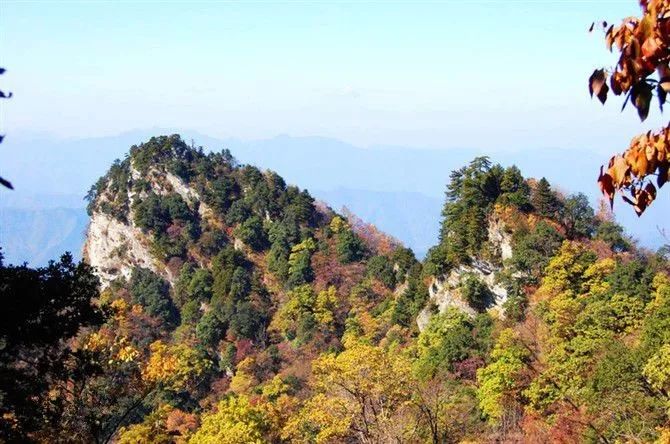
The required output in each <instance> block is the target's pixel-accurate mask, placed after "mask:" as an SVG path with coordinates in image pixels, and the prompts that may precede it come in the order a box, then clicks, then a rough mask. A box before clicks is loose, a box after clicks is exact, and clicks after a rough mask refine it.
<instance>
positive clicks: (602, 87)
mask: <svg viewBox="0 0 670 444" xmlns="http://www.w3.org/2000/svg"><path fill="white" fill-rule="evenodd" d="M606 82H607V75H606V74H605V70H603V69H596V70H595V71H593V74H591V77H590V78H589V93H590V94H591V97H593V95H594V94H595V95H596V97H598V100H600V103H602V104H604V103H605V101H606V100H607V92H608V91H609V87H608V86H607V83H606Z"/></svg>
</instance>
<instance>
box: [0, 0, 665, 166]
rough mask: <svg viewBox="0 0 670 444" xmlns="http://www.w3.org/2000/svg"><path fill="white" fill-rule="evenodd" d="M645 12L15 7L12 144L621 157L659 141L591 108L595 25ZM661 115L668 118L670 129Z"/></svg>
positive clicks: (7, 82)
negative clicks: (149, 139)
mask: <svg viewBox="0 0 670 444" xmlns="http://www.w3.org/2000/svg"><path fill="white" fill-rule="evenodd" d="M637 12H638V2H637V1H635V0H623V1H617V2H612V1H582V0H580V1H566V0H557V1H513V0H504V1H503V0H501V1H479V2H477V1H474V2H472V1H462V0H460V1H453V2H452V1H442V2H380V1H356V2H322V1H302V2H244V3H238V2H223V1H219V2H215V1H210V2H199V3H198V2H188V3H181V2H167V1H161V2H144V3H136V2H46V1H44V2H38V1H33V2H12V1H7V0H0V66H4V67H6V68H7V69H8V72H7V74H6V75H5V76H3V77H4V78H3V79H2V85H3V86H4V87H5V88H6V89H11V90H13V91H14V93H15V98H14V99H12V100H11V101H9V102H6V103H2V104H1V105H0V106H2V116H1V117H2V118H1V122H0V123H1V126H2V128H1V129H2V131H4V132H9V133H10V134H11V133H12V132H24V131H31V132H32V131H47V132H51V133H55V134H58V135H61V136H66V137H78V136H94V135H108V134H114V133H118V132H122V131H125V130H129V129H136V128H148V127H154V126H156V127H181V128H190V129H194V130H198V131H200V132H203V133H206V134H210V135H212V136H217V137H228V136H233V137H240V138H252V139H254V138H264V137H272V136H275V135H277V134H282V133H285V134H290V135H295V136H302V135H320V136H330V137H336V138H339V139H342V140H345V141H349V142H353V143H356V144H361V145H374V144H393V145H408V146H427V147H445V148H449V147H463V146H468V147H476V148H484V149H487V150H491V151H494V150H496V149H507V148H543V147H566V148H585V149H589V150H598V151H602V152H604V153H609V152H612V151H615V150H622V149H623V148H624V147H625V145H627V142H628V140H629V138H630V137H631V136H633V135H634V134H636V133H638V132H640V131H641V130H643V129H645V130H646V129H647V128H651V127H657V126H660V124H661V122H662V120H661V119H660V118H658V117H655V118H653V119H650V122H647V123H646V124H644V125H643V124H640V123H639V122H637V121H636V118H635V116H634V114H633V113H634V110H632V109H630V110H626V112H624V113H623V114H621V113H620V112H619V108H620V104H621V101H620V100H617V101H614V102H613V103H611V104H609V105H610V106H607V107H606V108H605V109H603V108H602V107H601V106H600V105H599V104H598V103H597V102H595V101H592V100H590V98H589V96H588V93H587V88H586V85H587V78H588V76H589V75H590V73H591V71H592V70H593V68H594V67H596V66H602V65H605V64H611V63H612V62H613V56H612V55H611V54H609V53H608V52H607V50H606V49H605V47H604V43H603V39H602V35H601V34H600V33H594V34H589V33H588V32H587V29H588V27H589V25H590V23H591V22H592V21H593V20H599V19H606V20H608V21H610V22H611V21H612V20H616V21H618V20H620V19H621V18H623V17H625V16H627V15H631V14H636V13H637ZM656 114H658V113H656Z"/></svg>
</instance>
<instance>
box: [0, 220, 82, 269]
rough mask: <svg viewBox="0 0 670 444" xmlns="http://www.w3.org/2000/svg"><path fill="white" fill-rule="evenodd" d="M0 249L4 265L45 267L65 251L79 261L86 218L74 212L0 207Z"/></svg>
mask: <svg viewBox="0 0 670 444" xmlns="http://www.w3.org/2000/svg"><path fill="white" fill-rule="evenodd" d="M0 220H1V221H2V222H1V223H2V227H1V228H0V246H2V251H3V255H4V260H5V261H7V263H12V264H20V263H23V262H30V263H32V264H46V263H47V262H48V261H50V260H52V259H57V258H58V257H60V255H61V254H63V253H64V252H66V251H71V252H74V256H75V258H76V259H81V253H80V252H81V247H82V240H83V238H84V236H85V233H86V226H87V224H88V216H87V215H86V212H85V211H84V210H82V209H77V208H45V209H38V210H32V209H22V208H11V207H10V208H4V207H0Z"/></svg>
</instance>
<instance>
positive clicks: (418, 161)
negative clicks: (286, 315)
mask: <svg viewBox="0 0 670 444" xmlns="http://www.w3.org/2000/svg"><path fill="white" fill-rule="evenodd" d="M171 133H180V134H182V135H183V138H184V139H185V140H189V141H190V140H192V141H193V143H194V144H195V145H196V146H198V145H202V146H207V147H210V148H212V149H222V148H228V149H230V150H231V152H232V153H233V155H234V156H235V157H236V158H237V159H238V160H239V161H240V162H242V163H250V164H254V165H257V166H259V167H261V168H268V169H272V170H275V171H277V172H278V173H279V174H280V175H282V176H283V177H284V178H285V179H286V180H287V182H289V183H294V184H300V185H301V186H302V187H305V188H307V189H309V190H310V192H311V193H312V194H313V195H314V196H315V197H317V198H319V199H321V200H323V201H325V202H327V203H328V204H329V205H331V206H332V207H333V208H334V209H336V210H339V209H341V208H342V207H343V206H344V207H347V208H349V209H350V210H352V211H353V212H354V213H355V214H356V215H358V216H359V217H361V218H363V219H364V220H366V221H368V222H371V223H374V224H375V225H377V226H378V227H379V228H380V229H382V230H383V231H385V232H387V233H389V234H391V235H393V236H395V237H396V238H398V239H400V240H401V241H403V242H404V243H405V244H406V245H408V246H410V247H411V248H412V249H414V250H415V252H416V253H417V255H418V256H420V257H421V256H423V255H424V254H425V252H426V251H427V249H428V248H429V247H430V246H431V245H434V244H435V243H436V233H437V231H438V230H437V227H438V223H439V219H440V209H441V206H442V202H443V199H444V197H443V196H444V190H445V185H446V183H447V181H448V180H449V174H450V172H451V171H452V170H454V169H457V168H459V167H461V166H462V165H464V164H465V163H467V162H469V161H470V160H471V159H472V158H474V157H476V156H479V155H484V154H485V153H482V152H481V151H479V150H474V149H468V148H462V149H453V148H452V149H444V150H436V149H419V148H410V147H388V146H377V147H370V148H362V147H357V146H353V145H350V144H348V143H345V142H342V141H339V140H335V139H328V138H321V137H290V136H277V137H275V138H272V139H266V140H255V141H241V140H237V139H225V140H220V139H216V138H212V137H209V136H206V135H202V134H199V133H196V132H193V131H179V130H174V129H172V130H170V129H150V130H141V131H140V130H138V131H131V132H127V133H123V134H120V135H117V136H110V137H99V138H88V139H75V140H59V139H56V138H53V137H48V136H22V135H20V134H19V135H12V134H10V135H9V136H8V137H7V138H6V139H5V142H3V152H4V153H5V154H4V157H3V159H2V160H3V162H2V174H3V176H5V177H7V178H9V179H10V180H12V182H13V183H14V186H15V188H16V190H15V191H7V190H0V246H2V248H3V253H4V255H5V260H6V261H7V262H10V263H20V262H24V261H27V262H29V263H31V264H34V265H38V264H43V263H45V262H46V261H47V260H48V259H51V258H56V257H57V256H59V255H60V254H61V253H62V252H63V251H66V250H69V251H72V252H73V253H74V254H75V255H76V256H78V255H79V254H80V251H79V250H80V249H81V245H82V244H83V240H84V236H83V231H84V229H85V226H86V220H87V217H86V213H85V211H84V209H83V208H84V205H85V202H84V201H83V196H84V195H85V194H86V191H87V190H88V188H89V187H90V185H91V184H92V183H94V182H95V180H96V179H97V178H98V177H99V176H101V175H102V174H103V173H104V172H105V171H106V170H107V168H108V166H109V164H110V162H111V161H113V160H114V159H116V158H119V157H122V156H123V155H124V153H126V152H127V150H128V146H130V145H133V144H138V143H141V142H143V141H145V140H147V139H148V138H149V137H151V136H153V135H159V134H171ZM486 154H487V155H488V156H489V157H490V158H491V159H492V160H493V161H494V162H499V163H501V164H503V165H510V164H516V165H518V166H519V167H520V168H521V170H522V171H523V173H524V175H526V176H533V177H541V176H545V177H547V179H549V181H550V182H551V183H552V184H557V186H560V188H561V189H562V190H563V191H565V192H578V191H581V192H584V193H585V194H587V195H588V196H589V198H590V199H591V201H592V204H594V205H595V204H596V202H597V199H598V198H599V191H598V189H597V186H596V184H595V177H596V175H597V172H598V169H599V166H600V164H601V163H603V162H604V161H606V160H607V159H606V158H605V157H602V156H599V155H597V154H595V153H593V152H590V151H587V150H584V151H574V150H572V151H570V150H561V149H542V150H540V149H538V150H524V151H517V152H510V151H503V152H491V153H486ZM663 194H664V190H661V196H662V195H663ZM668 210H670V199H663V198H660V199H658V201H657V202H655V203H654V205H653V206H652V207H651V208H650V209H649V210H648V211H647V212H646V213H645V215H644V216H643V217H642V218H641V219H638V218H637V217H636V216H635V215H634V213H633V212H632V210H630V209H629V208H628V207H627V206H624V205H623V204H619V205H618V207H617V218H618V220H619V221H620V222H621V223H622V224H623V225H624V226H625V227H626V228H627V230H628V232H629V233H631V234H633V236H635V237H636V238H638V239H639V240H640V242H641V244H642V245H644V246H647V247H650V248H656V247H658V246H660V245H662V244H663V243H664V242H665V240H664V238H663V237H662V236H661V234H660V232H659V228H663V227H664V226H667V225H663V224H664V223H665V222H664V221H665V218H664V217H662V216H663V215H667V214H668Z"/></svg>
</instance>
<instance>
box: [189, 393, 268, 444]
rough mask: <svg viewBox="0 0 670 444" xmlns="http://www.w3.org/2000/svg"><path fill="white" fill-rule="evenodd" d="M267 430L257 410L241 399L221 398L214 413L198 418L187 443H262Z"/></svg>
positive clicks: (247, 400) (234, 397) (236, 397)
mask: <svg viewBox="0 0 670 444" xmlns="http://www.w3.org/2000/svg"><path fill="white" fill-rule="evenodd" d="M266 429H267V424H266V418H265V415H264V413H263V411H262V410H261V408H259V407H257V406H254V405H251V404H250V403H249V399H248V398H247V397H245V396H239V397H238V396H233V397H230V398H228V399H224V400H223V401H221V402H220V403H219V405H218V410H217V411H216V412H215V413H207V414H205V415H203V417H202V425H201V426H200V428H199V429H198V430H197V431H196V432H195V434H194V435H193V436H192V437H191V439H190V440H189V443H190V444H262V443H263V442H264V440H263V434H264V432H265V430H266Z"/></svg>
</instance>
